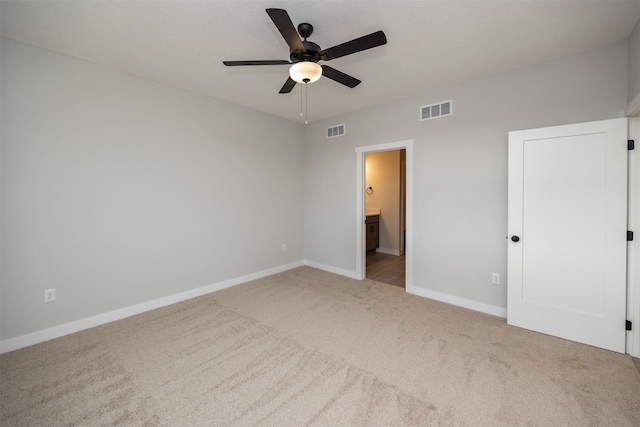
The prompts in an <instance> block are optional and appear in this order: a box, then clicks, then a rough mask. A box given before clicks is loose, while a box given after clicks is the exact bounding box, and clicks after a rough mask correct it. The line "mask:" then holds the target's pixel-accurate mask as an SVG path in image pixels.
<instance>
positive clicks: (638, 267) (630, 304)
mask: <svg viewBox="0 0 640 427" xmlns="http://www.w3.org/2000/svg"><path fill="white" fill-rule="evenodd" d="M635 114H636V115H635V116H629V117H628V118H629V129H628V135H629V139H633V140H635V142H636V148H635V150H633V151H629V157H628V162H629V164H628V169H627V170H628V173H629V177H628V191H629V200H628V209H629V210H628V215H627V221H628V230H632V231H633V232H634V233H635V236H634V240H633V241H632V242H627V245H628V246H627V320H631V321H632V322H633V329H632V330H631V331H627V353H628V354H630V355H631V356H634V357H640V197H638V194H640V147H638V146H637V145H638V142H639V140H640V107H638V109H637V110H636V111H635Z"/></svg>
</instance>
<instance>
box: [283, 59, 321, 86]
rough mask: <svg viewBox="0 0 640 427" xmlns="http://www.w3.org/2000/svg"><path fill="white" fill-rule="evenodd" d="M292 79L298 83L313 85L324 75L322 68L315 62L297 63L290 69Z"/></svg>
mask: <svg viewBox="0 0 640 427" xmlns="http://www.w3.org/2000/svg"><path fill="white" fill-rule="evenodd" d="M289 75H290V76H291V79H293V80H294V81H296V82H298V83H313V82H315V81H318V79H319V78H320V76H321V75H322V67H321V66H320V65H318V64H317V63H315V62H311V61H302V62H296V63H295V64H293V65H292V66H291V68H289Z"/></svg>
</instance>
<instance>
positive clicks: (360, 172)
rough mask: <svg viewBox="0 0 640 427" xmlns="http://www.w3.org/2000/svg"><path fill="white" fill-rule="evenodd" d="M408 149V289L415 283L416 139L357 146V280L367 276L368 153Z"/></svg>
mask: <svg viewBox="0 0 640 427" xmlns="http://www.w3.org/2000/svg"><path fill="white" fill-rule="evenodd" d="M402 149H404V150H406V173H405V183H406V212H405V229H406V237H405V253H404V255H405V289H408V288H409V287H410V286H412V284H413V277H412V276H413V274H412V272H413V262H412V254H413V250H412V241H413V239H412V234H413V139H407V140H404V141H396V142H388V143H384V144H376V145H367V146H362V147H356V279H358V280H362V279H364V278H365V276H366V265H367V264H366V255H367V252H366V250H365V248H366V233H365V221H366V218H367V217H366V214H365V208H366V206H365V191H364V190H365V188H364V186H365V156H366V154H367V153H375V152H380V151H394V150H402Z"/></svg>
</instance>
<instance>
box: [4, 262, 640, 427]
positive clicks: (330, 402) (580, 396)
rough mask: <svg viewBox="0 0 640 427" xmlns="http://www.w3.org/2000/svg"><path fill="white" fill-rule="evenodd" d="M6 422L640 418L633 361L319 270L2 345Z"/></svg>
mask: <svg viewBox="0 0 640 427" xmlns="http://www.w3.org/2000/svg"><path fill="white" fill-rule="evenodd" d="M0 375H1V384H0V391H1V393H2V394H1V406H0V409H1V413H0V425H3V426H5V425H6V426H19V425H48V426H52V425H167V426H188V425H243V426H244V425H260V426H270V425H271V426H299V425H331V426H335V425H350V426H351V425H353V426H358V425H455V426H457V425H460V426H463V425H476V426H500V425H508V426H517V425H548V426H560V425H562V426H595V425H606V426H639V425H640V373H639V372H638V370H637V369H636V366H635V365H634V363H633V361H632V359H631V357H629V356H626V355H622V354H617V353H613V352H610V351H606V350H601V349H597V348H593V347H590V346H586V345H582V344H577V343H574V342H570V341H565V340H562V339H558V338H553V337H550V336H546V335H542V334H537V333H534V332H530V331H526V330H522V329H519V328H514V327H509V326H507V325H506V323H505V320H504V319H501V318H497V317H493V316H489V315H484V314H481V313H477V312H474V311H470V310H465V309H462V308H459V307H454V306H451V305H447V304H443V303H439V302H436V301H432V300H428V299H425V298H420V297H417V296H412V295H409V294H406V293H405V292H404V290H403V289H400V288H398V287H394V286H389V285H385V284H381V283H378V282H374V281H371V280H363V281H356V280H351V279H348V278H344V277H341V276H337V275H334V274H331V273H327V272H323V271H320V270H316V269H313V268H309V267H301V268H297V269H293V270H290V271H287V272H284V273H281V274H277V275H273V276H270V277H267V278H264V279H260V280H256V281H252V282H249V283H245V284H242V285H239V286H235V287H233V288H229V289H226V290H223V291H219V292H215V293H212V294H209V295H206V296H203V297H199V298H196V299H192V300H189V301H185V302H182V303H179V304H175V305H172V306H169V307H165V308H161V309H158V310H154V311H151V312H147V313H144V314H141V315H138V316H134V317H130V318H127V319H124V320H121V321H118V322H114V323H110V324H107V325H103V326H100V327H96V328H93V329H90V330H86V331H83V332H79V333H76V334H73V335H69V336H66V337H62V338H59V339H56V340H52V341H49V342H45V343H42V344H38V345H35V346H32V347H28V348H25V349H21V350H17V351H14V352H10V353H7V354H4V355H2V356H0Z"/></svg>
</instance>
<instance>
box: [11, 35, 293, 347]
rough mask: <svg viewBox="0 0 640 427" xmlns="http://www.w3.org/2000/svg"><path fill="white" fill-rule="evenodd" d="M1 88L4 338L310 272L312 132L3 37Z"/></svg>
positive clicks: (286, 122)
mask: <svg viewBox="0 0 640 427" xmlns="http://www.w3.org/2000/svg"><path fill="white" fill-rule="evenodd" d="M1 87H2V110H1V113H2V151H1V152H2V156H1V161H2V164H1V166H2V169H1V173H2V175H1V178H2V180H1V181H2V183H1V185H2V187H1V191H2V212H1V214H2V218H1V231H2V239H1V249H2V256H3V259H2V276H1V301H2V307H1V318H0V328H1V333H0V339H2V340H4V339H8V338H11V337H16V336H19V335H22V334H27V333H30V332H34V331H38V330H42V329H45V328H49V327H53V326H56V325H60V324H64V323H67V322H71V321H75V320H78V319H82V318H86V317H89V316H94V315H97V314H100V313H105V312H109V311H111V310H116V309H120V308H123V307H127V306H131V305H134V304H137V303H142V302H146V301H150V300H153V299H156V298H161V297H165V296H169V295H173V294H177V293H180V292H184V291H188V290H191V289H195V288H198V287H202V286H206V285H211V284H215V283H218V282H221V281H224V280H227V279H231V278H236V277H239V276H243V275H247V274H251V273H255V272H259V271H263V270H265V269H270V268H274V267H277V266H282V265H286V264H288V263H291V262H299V261H302V259H303V241H302V239H303V234H302V232H303V227H302V220H303V211H302V208H303V194H302V191H303V187H302V181H303V170H302V166H303V161H302V159H303V152H302V150H303V146H302V143H301V141H302V140H303V132H304V126H303V125H300V124H297V123H293V122H290V121H286V120H283V119H280V118H276V117H273V116H269V115H266V114H263V113H259V112H256V111H252V110H248V109H244V108H240V107H237V106H234V105H231V104H228V103H225V102H222V101H218V100H215V99H211V98H208V97H205V96H201V95H197V94H194V93H190V92H186V91H183V90H180V89H176V88H173V87H170V86H167V85H164V84H160V83H156V82H153V81H150V80H145V79H142V78H138V77H135V76H132V75H128V74H125V73H121V72H118V71H114V70H111V69H107V68H104V67H101V66H98V65H95V64H91V63H88V62H84V61H80V60H75V59H72V58H70V57H66V56H62V55H58V54H55V53H52V52H49V51H45V50H42V49H38V48H34V47H30V46H27V45H24V44H20V43H16V42H12V41H9V40H5V39H3V40H2V80H1ZM282 243H287V247H288V249H287V251H286V252H282V251H281V245H282ZM48 288H56V289H57V301H56V302H55V303H52V304H44V303H43V291H44V290H45V289H48Z"/></svg>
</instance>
